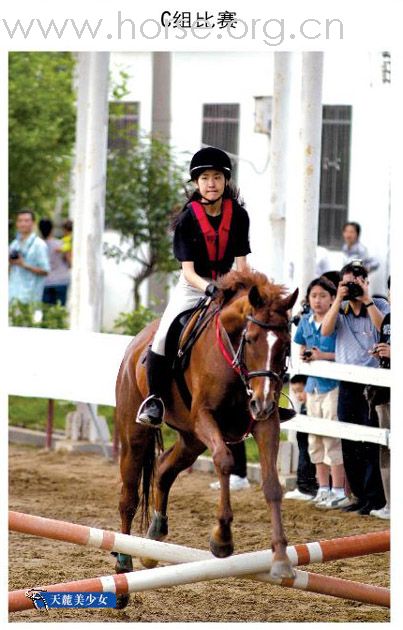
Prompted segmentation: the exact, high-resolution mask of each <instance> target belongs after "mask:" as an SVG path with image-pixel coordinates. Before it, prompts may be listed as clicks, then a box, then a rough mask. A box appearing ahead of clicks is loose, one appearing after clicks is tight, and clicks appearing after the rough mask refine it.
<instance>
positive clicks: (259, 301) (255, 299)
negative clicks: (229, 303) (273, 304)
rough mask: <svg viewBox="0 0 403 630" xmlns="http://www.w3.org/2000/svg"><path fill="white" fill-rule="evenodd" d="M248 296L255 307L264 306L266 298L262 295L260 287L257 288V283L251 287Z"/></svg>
mask: <svg viewBox="0 0 403 630" xmlns="http://www.w3.org/2000/svg"><path fill="white" fill-rule="evenodd" d="M248 298H249V302H250V303H251V305H252V306H253V308H256V309H258V308H262V306H264V300H263V298H262V296H261V295H260V293H259V289H258V288H257V286H256V285H255V284H254V285H253V287H251V289H250V291H249V295H248Z"/></svg>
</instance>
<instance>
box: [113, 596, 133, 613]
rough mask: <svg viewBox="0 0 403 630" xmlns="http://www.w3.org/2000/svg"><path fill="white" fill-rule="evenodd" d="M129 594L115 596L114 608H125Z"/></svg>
mask: <svg viewBox="0 0 403 630" xmlns="http://www.w3.org/2000/svg"><path fill="white" fill-rule="evenodd" d="M129 599H130V595H118V596H117V597H116V610H122V609H123V608H126V606H127V604H128V603H129Z"/></svg>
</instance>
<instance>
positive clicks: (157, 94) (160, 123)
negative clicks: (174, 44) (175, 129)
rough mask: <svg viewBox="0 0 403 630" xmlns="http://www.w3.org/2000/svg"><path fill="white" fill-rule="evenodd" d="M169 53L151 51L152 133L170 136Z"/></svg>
mask: <svg viewBox="0 0 403 630" xmlns="http://www.w3.org/2000/svg"><path fill="white" fill-rule="evenodd" d="M171 65H172V63H171V53H170V52H154V53H153V93H152V122H151V132H152V135H153V136H154V135H155V136H157V137H158V138H160V139H161V140H163V141H164V142H169V140H170V138H171Z"/></svg>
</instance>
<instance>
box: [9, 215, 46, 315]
mask: <svg viewBox="0 0 403 630" xmlns="http://www.w3.org/2000/svg"><path fill="white" fill-rule="evenodd" d="M34 226H35V215H34V213H33V212H32V210H20V211H19V212H18V213H17V221H16V227H17V237H16V238H15V239H14V240H13V242H12V243H11V245H10V249H9V283H8V299H9V302H11V300H19V301H20V302H24V303H25V304H29V303H32V302H41V301H42V295H43V286H44V282H45V276H47V274H48V273H49V271H50V266H49V256H48V249H47V246H46V243H45V242H44V241H43V240H42V239H41V238H39V236H37V235H36V234H35V232H34Z"/></svg>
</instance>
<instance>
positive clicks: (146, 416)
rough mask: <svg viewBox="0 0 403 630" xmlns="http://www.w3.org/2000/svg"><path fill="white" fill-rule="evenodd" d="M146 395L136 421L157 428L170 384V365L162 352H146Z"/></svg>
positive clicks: (160, 422)
mask: <svg viewBox="0 0 403 630" xmlns="http://www.w3.org/2000/svg"><path fill="white" fill-rule="evenodd" d="M146 370H147V380H148V397H147V398H146V399H145V400H144V402H143V403H142V404H141V406H140V409H139V410H138V413H137V418H136V422H140V423H141V424H146V425H148V426H151V427H154V428H156V429H158V427H160V426H161V424H162V422H163V420H164V413H165V405H164V400H165V401H166V399H167V395H168V392H169V390H170V385H171V367H170V364H169V361H168V360H167V358H166V357H164V356H163V355H162V354H157V353H156V352H153V351H152V350H151V348H149V349H148V352H147V361H146Z"/></svg>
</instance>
